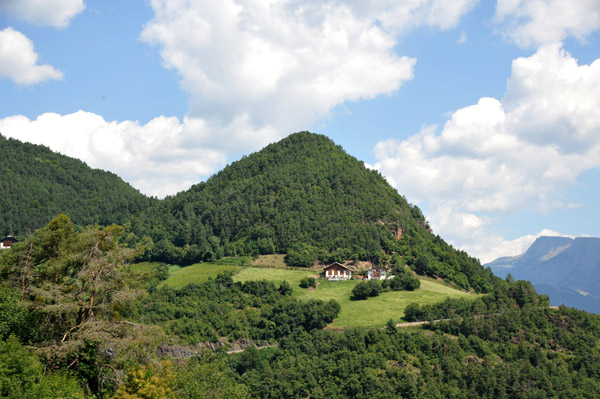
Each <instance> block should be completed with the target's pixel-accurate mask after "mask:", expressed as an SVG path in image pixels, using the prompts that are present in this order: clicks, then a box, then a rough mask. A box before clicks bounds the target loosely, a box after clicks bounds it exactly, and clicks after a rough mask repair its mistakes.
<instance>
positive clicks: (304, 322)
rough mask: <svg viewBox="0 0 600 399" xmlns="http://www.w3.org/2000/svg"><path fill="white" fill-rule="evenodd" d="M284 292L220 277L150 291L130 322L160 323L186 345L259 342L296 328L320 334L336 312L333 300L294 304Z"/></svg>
mask: <svg viewBox="0 0 600 399" xmlns="http://www.w3.org/2000/svg"><path fill="white" fill-rule="evenodd" d="M282 286H283V287H285V285H283V284H282ZM280 288H281V287H280ZM287 289H289V284H288V288H287ZM287 289H286V288H284V289H277V288H276V287H275V284H273V283H272V282H270V281H264V280H263V281H248V282H245V283H243V284H242V283H239V282H238V283H234V282H233V280H232V278H231V274H229V273H225V274H222V275H220V276H219V277H217V278H216V279H215V280H210V281H209V282H207V283H205V284H201V285H189V286H187V287H185V288H183V289H179V290H175V289H172V288H167V287H163V288H160V289H157V290H154V291H153V292H151V294H150V295H149V297H148V298H147V299H146V300H144V301H143V302H142V303H140V304H139V305H137V306H135V307H134V308H135V316H133V317H135V319H136V320H139V321H142V322H144V323H149V324H162V325H164V326H165V328H166V330H167V331H168V332H169V333H172V334H174V335H177V336H179V337H181V338H182V339H183V340H185V341H186V342H187V343H189V344H197V343H199V342H206V341H209V342H217V341H218V338H219V337H229V338H230V339H231V340H237V339H240V338H249V339H251V340H253V341H254V342H259V343H261V342H263V341H265V342H269V341H272V340H275V339H278V338H281V337H284V336H287V335H289V334H290V333H291V332H292V331H296V330H298V329H300V330H302V331H312V330H314V329H322V328H323V327H325V326H326V325H327V324H329V323H331V322H332V321H333V319H334V318H335V317H336V316H337V314H338V312H339V311H340V306H339V304H337V302H335V301H333V300H332V301H330V302H322V301H308V302H300V301H298V300H296V299H294V298H291V297H290V296H289V295H288V292H287Z"/></svg>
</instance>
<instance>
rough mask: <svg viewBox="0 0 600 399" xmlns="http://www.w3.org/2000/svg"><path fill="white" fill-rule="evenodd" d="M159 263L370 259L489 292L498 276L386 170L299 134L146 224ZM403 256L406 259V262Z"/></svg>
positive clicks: (143, 220)
mask: <svg viewBox="0 0 600 399" xmlns="http://www.w3.org/2000/svg"><path fill="white" fill-rule="evenodd" d="M133 229H134V231H135V232H136V234H138V236H140V237H141V236H144V235H148V236H150V237H151V238H152V239H153V241H154V243H155V246H154V248H153V253H152V256H153V257H154V259H156V260H163V261H169V262H175V263H183V264H185V263H192V262H195V261H198V260H214V259H215V258H219V257H221V256H227V255H241V254H255V253H286V254H287V257H286V260H287V262H288V264H292V265H305V266H308V265H310V264H312V263H313V262H315V261H317V260H321V261H323V262H331V261H344V260H351V259H352V260H355V261H359V260H369V261H371V262H373V263H385V264H389V263H394V262H397V263H402V264H404V263H405V262H406V263H408V264H409V265H410V266H411V267H412V268H413V269H415V270H416V271H418V272H420V273H422V274H429V275H432V276H438V277H442V278H445V279H448V280H450V281H453V282H455V283H456V284H457V285H458V286H461V287H463V288H475V289H477V290H479V291H485V290H486V286H487V285H488V283H489V281H490V279H492V278H493V277H492V275H491V272H489V271H486V270H484V269H483V268H482V267H481V266H480V264H479V262H478V261H477V260H475V259H473V258H470V257H468V256H467V255H466V254H465V253H463V252H460V251H455V250H454V249H453V248H451V247H450V246H449V245H447V244H446V243H445V242H444V241H443V240H442V239H440V238H439V237H436V236H434V235H433V234H432V233H431V232H430V231H429V227H428V225H427V222H426V221H425V218H424V217H423V215H422V213H421V211H420V210H419V209H418V208H417V207H415V206H411V205H410V204H408V202H407V201H406V199H405V198H404V197H402V196H401V195H399V194H398V193H397V192H396V190H394V189H393V188H392V187H391V186H390V185H389V184H388V183H387V181H386V180H385V179H384V178H383V177H382V176H381V175H380V174H379V173H378V172H376V171H373V170H369V169H368V168H366V167H365V166H364V164H363V163H362V162H360V161H358V160H357V159H355V158H354V157H352V156H350V155H348V154H347V153H346V152H345V151H344V150H343V149H342V148H341V147H340V146H337V145H335V144H334V143H333V142H332V141H331V140H330V139H328V138H327V137H325V136H322V135H317V134H312V133H308V132H301V133H295V134H292V135H290V136H288V137H287V138H285V139H283V140H281V141H280V142H278V143H274V144H271V145H269V146H267V147H265V148H264V149H263V150H261V151H259V152H256V153H254V154H251V155H249V156H248V157H244V158H243V159H241V160H240V161H237V162H234V163H232V164H231V165H229V166H227V167H226V168H225V169H223V170H222V171H221V172H219V173H217V174H216V175H214V176H212V177H211V178H210V179H208V180H207V181H206V182H204V183H200V184H198V185H195V186H193V187H192V188H191V189H189V190H188V191H185V192H182V193H179V194H177V195H176V196H173V197H168V198H166V199H165V200H164V201H161V203H159V204H156V206H154V207H152V208H151V209H149V210H148V211H147V212H145V213H144V214H142V215H141V216H140V217H139V218H136V220H135V221H134V224H133ZM400 256H402V257H403V260H402V261H401V260H400Z"/></svg>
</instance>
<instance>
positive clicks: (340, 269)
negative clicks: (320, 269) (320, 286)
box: [325, 262, 352, 281]
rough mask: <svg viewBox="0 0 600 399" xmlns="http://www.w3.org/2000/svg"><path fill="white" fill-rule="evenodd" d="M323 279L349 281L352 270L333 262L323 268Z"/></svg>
mask: <svg viewBox="0 0 600 399" xmlns="http://www.w3.org/2000/svg"><path fill="white" fill-rule="evenodd" d="M325 278H326V279H327V280H331V281H338V280H350V279H351V278H352V269H349V268H347V267H346V266H344V265H342V264H341V263H338V262H334V263H332V264H331V265H329V266H327V267H326V268H325Z"/></svg>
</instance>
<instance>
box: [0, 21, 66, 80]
mask: <svg viewBox="0 0 600 399" xmlns="http://www.w3.org/2000/svg"><path fill="white" fill-rule="evenodd" d="M37 62H38V54H37V53H36V52H35V50H34V47H33V42H32V41H31V40H29V38H28V37H27V36H25V35H24V34H22V33H21V32H18V31H16V30H14V29H13V28H10V27H9V28H5V29H3V30H0V78H3V77H4V78H9V79H12V80H14V81H15V82H16V83H18V84H21V85H32V84H35V83H39V82H43V81H45V80H51V79H58V80H60V79H62V77H63V73H62V72H61V71H59V70H57V69H55V68H54V67H53V66H52V65H47V64H46V65H38V63H37Z"/></svg>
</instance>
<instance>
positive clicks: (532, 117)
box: [0, 0, 600, 262]
mask: <svg viewBox="0 0 600 399" xmlns="http://www.w3.org/2000/svg"><path fill="white" fill-rule="evenodd" d="M304 130H309V131H312V132H315V133H320V134H324V135H326V136H328V137H330V138H331V139H332V140H334V141H335V142H336V143H337V144H339V145H341V146H342V147H343V148H344V149H345V150H346V151H347V152H348V153H349V154H350V155H352V156H354V157H356V158H358V159H360V160H362V161H364V162H365V164H366V165H367V166H368V167H370V168H374V169H376V170H378V171H379V172H380V173H381V174H382V175H383V176H385V177H386V178H387V179H388V181H389V182H390V184H392V185H393V186H394V187H395V188H396V189H397V190H398V192H399V193H400V194H402V195H404V196H405V197H406V199H407V200H408V201H409V202H411V203H413V204H415V205H417V206H419V207H420V208H421V209H422V210H423V213H424V214H425V216H426V218H427V219H428V221H429V222H430V225H431V226H432V228H433V231H434V233H436V234H439V235H440V236H441V237H443V238H444V239H445V240H447V241H448V242H450V243H451V244H452V245H454V246H455V247H457V248H460V249H463V250H466V251H467V252H468V253H469V254H471V255H473V256H476V257H478V258H479V259H480V260H481V261H482V262H488V261H491V260H493V259H495V258H496V257H499V256H507V255H518V254H520V253H522V252H524V250H525V249H526V248H527V247H528V246H529V245H530V244H531V243H532V242H533V241H534V240H535V238H536V237H538V236H540V235H566V236H596V237H598V236H600V224H599V223H598V220H600V0H577V1H572V0H497V1H492V0H485V1H484V0H481V1H477V0H369V1H366V0H347V1H343V0H319V1H316V0H220V1H218V2H215V1H205V0H151V1H150V0H127V1H116V0H0V134H2V135H4V136H6V137H13V138H16V139H19V140H21V141H26V142H31V143H36V144H43V145H46V146H48V147H50V148H51V149H53V150H55V151H58V152H60V153H62V154H65V155H69V156H72V157H75V158H79V159H81V160H83V161H85V162H86V163H87V164H88V165H90V166H92V167H94V168H101V169H104V170H109V171H111V172H114V173H116V174H117V175H119V176H121V177H122V178H123V179H124V180H125V181H127V182H129V183H130V184H131V185H133V186H134V187H136V188H137V189H139V190H140V191H141V192H143V193H145V194H148V195H152V196H157V197H159V198H162V197H164V196H167V195H173V194H175V193H177V192H179V191H182V190H186V189H187V188H189V187H190V186H191V185H192V184H195V183H198V182H200V181H203V180H206V179H207V178H208V177H210V176H211V175H212V174H214V173H216V172H217V171H219V170H220V169H222V168H223V167H224V166H226V165H227V164H229V163H231V162H233V161H235V160H238V159H240V158H241V157H242V156H244V155H248V154H250V153H252V152H255V151H258V150H260V149H261V148H262V147H264V146H265V145H267V144H269V143H272V142H275V141H278V140H280V139H282V138H284V137H285V136H287V135H289V134H291V133H294V132H297V131H304Z"/></svg>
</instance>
